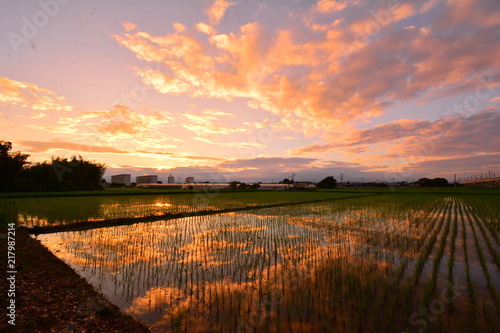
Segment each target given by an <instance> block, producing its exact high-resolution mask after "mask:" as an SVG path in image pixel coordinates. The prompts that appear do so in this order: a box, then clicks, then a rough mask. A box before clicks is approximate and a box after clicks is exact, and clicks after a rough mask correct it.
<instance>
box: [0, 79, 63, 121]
mask: <svg viewBox="0 0 500 333" xmlns="http://www.w3.org/2000/svg"><path fill="white" fill-rule="evenodd" d="M0 105H2V106H12V107H21V108H28V109H31V110H36V111H40V112H41V113H43V112H44V111H71V110H72V109H73V107H72V106H70V105H68V104H67V103H66V99H65V98H64V97H62V96H57V94H56V93H55V92H53V91H51V90H48V89H43V88H40V87H38V86H37V85H35V84H33V83H26V82H21V81H16V80H12V79H8V78H6V77H0ZM39 114H40V113H38V114H37V115H35V116H37V117H40V116H39Z"/></svg>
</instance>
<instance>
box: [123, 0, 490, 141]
mask: <svg viewBox="0 0 500 333" xmlns="http://www.w3.org/2000/svg"><path fill="white" fill-rule="evenodd" d="M319 4H321V8H323V11H324V12H325V13H322V14H321V15H322V16H324V15H328V13H329V12H330V10H332V11H333V10H334V9H335V8H336V9H339V8H341V7H342V10H343V11H345V12H346V15H345V16H344V17H343V18H342V20H341V21H338V22H337V23H336V24H335V25H330V24H320V25H319V26H317V27H315V28H314V29H313V28H312V27H313V26H314V24H316V23H315V21H314V20H315V16H314V15H315V14H314V13H313V12H314V10H313V11H312V12H311V13H309V14H307V15H311V16H310V17H308V18H307V19H304V22H303V23H304V24H305V28H307V29H302V30H301V27H300V26H298V27H295V28H293V29H290V28H289V29H280V28H278V29H276V31H274V32H270V31H268V30H266V29H265V27H264V26H263V25H261V24H259V23H249V24H245V25H243V26H241V27H240V29H239V31H237V32H235V33H219V34H218V33H216V32H215V30H212V29H208V28H207V26H206V25H204V24H201V23H200V24H198V25H197V26H196V27H195V29H197V30H201V31H203V32H205V33H204V34H196V33H195V34H193V33H192V32H191V31H187V30H186V31H182V32H179V31H175V32H173V33H170V34H167V35H165V36H152V35H149V34H147V33H145V32H140V31H138V32H136V33H134V34H127V33H125V34H122V35H121V36H115V38H116V39H117V41H118V42H119V43H120V44H121V45H123V46H125V47H127V48H129V49H130V50H132V51H133V52H134V53H135V54H136V56H137V58H139V59H142V60H145V61H148V62H155V63H159V64H161V65H162V68H165V69H164V70H163V69H162V70H151V69H135V71H136V74H137V75H139V76H140V77H141V79H142V81H143V82H144V83H145V84H147V85H150V86H152V87H153V88H154V89H155V90H157V91H158V92H160V93H165V94H188V95H190V96H193V97H212V98H219V99H223V100H227V101H231V100H233V99H235V98H245V99H247V105H248V107H250V108H252V109H258V108H260V109H262V110H265V111H268V112H270V113H272V114H274V115H277V116H279V117H280V118H281V121H280V122H279V124H277V125H276V126H277V128H278V127H279V128H281V129H289V130H294V131H302V132H303V133H305V135H306V136H307V137H311V136H313V135H318V134H321V133H322V132H323V133H325V132H332V131H333V132H340V128H342V131H344V132H345V127H346V126H347V127H348V128H350V127H351V126H352V122H353V121H359V120H361V121H362V120H365V119H367V118H371V117H378V116H380V115H382V114H384V113H385V112H386V110H387V109H388V107H390V106H392V105H393V104H394V103H395V102H399V101H409V100H414V99H417V98H422V97H428V98H431V97H432V96H433V95H434V96H439V97H446V96H450V95H453V94H456V93H459V92H460V91H462V92H463V91H468V90H471V89H475V88H477V87H478V86H480V85H481V83H480V82H479V81H478V80H477V78H478V76H480V75H482V73H484V72H486V71H490V72H493V74H495V73H496V70H495V68H498V66H499V65H500V59H498V57H496V54H498V53H499V51H500V46H499V44H498V43H493V42H491V41H494V40H496V39H497V38H496V35H495V31H496V30H495V29H493V28H491V27H490V26H485V25H478V26H471V27H470V29H469V30H468V32H467V34H468V35H464V32H463V30H462V29H459V28H458V27H460V26H461V25H462V24H468V25H470V24H469V23H467V22H466V20H467V19H466V17H464V15H461V16H460V18H461V20H462V21H460V23H458V22H457V23H456V24H457V26H451V27H450V26H446V27H445V26H444V24H445V23H446V22H447V21H446V20H444V19H443V18H446V17H448V15H449V11H453V9H449V8H448V7H449V6H453V5H454V4H450V5H449V6H445V7H444V9H442V11H441V12H440V11H437V14H436V15H435V16H436V17H433V18H432V21H431V22H429V25H428V26H429V28H415V27H400V26H398V24H400V23H398V24H396V23H397V22H398V21H401V20H403V19H404V18H407V17H410V16H413V15H417V13H419V12H420V11H421V10H424V9H425V10H430V9H429V8H433V7H434V6H432V3H431V2H429V1H428V2H423V3H418V4H417V3H414V4H408V3H399V4H398V5H397V6H396V7H395V8H391V9H392V12H391V13H390V17H389V18H386V19H385V21H384V20H383V19H382V18H381V17H380V8H378V7H377V6H375V4H374V3H372V2H356V6H354V7H353V6H345V7H343V5H342V4H343V2H335V1H321V2H320V3H319ZM469 4H470V3H469ZM226 5H227V4H226ZM485 6H487V5H484V4H483V5H480V6H478V7H479V8H478V9H475V8H474V7H473V6H469V7H467V8H468V9H469V10H470V11H477V12H479V13H481V15H485V16H488V18H487V21H489V20H490V18H489V17H491V16H495V15H496V14H495V13H487V12H485V11H484V8H486V7H485ZM357 7H360V8H362V10H357ZM424 7H425V8H424ZM225 8H227V6H226V7H224V10H225ZM461 8H462V7H461ZM358 9H359V8H358ZM382 9H384V10H387V11H388V10H389V9H386V8H382ZM436 10H437V9H436ZM316 13H317V11H316ZM332 13H334V11H333V12H332ZM331 15H334V14H331ZM476 15H477V14H476V13H474V14H473V16H474V17H475V16H476ZM377 20H378V21H377ZM381 20H382V21H384V22H385V23H384V22H379V21H381ZM333 21H335V20H333ZM366 22H375V23H377V24H379V25H380V26H381V29H380V32H379V33H377V34H372V35H370V36H366V35H357V32H356V31H354V30H353V29H352V27H355V26H356V25H357V26H360V27H363V24H366ZM382 23H384V24H382ZM303 28H304V27H303ZM471 36H474V38H472V37H471ZM452 39H453V40H455V39H457V40H458V39H459V40H460V43H458V42H450V40H452ZM436 50H439V52H436ZM478 54H480V55H481V56H478ZM325 128H327V129H328V131H325V130H324V129H325Z"/></svg>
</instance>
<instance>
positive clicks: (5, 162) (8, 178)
mask: <svg viewBox="0 0 500 333" xmlns="http://www.w3.org/2000/svg"><path fill="white" fill-rule="evenodd" d="M11 150H12V143H11V142H8V141H2V140H0V191H1V192H4V191H13V190H15V189H16V186H17V179H18V176H19V174H20V173H21V171H22V170H23V167H24V165H25V164H27V163H28V162H27V161H26V160H27V159H28V157H29V155H26V154H21V152H19V151H18V152H15V153H12V152H11Z"/></svg>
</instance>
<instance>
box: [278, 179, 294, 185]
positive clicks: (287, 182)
mask: <svg viewBox="0 0 500 333" xmlns="http://www.w3.org/2000/svg"><path fill="white" fill-rule="evenodd" d="M291 183H292V181H291V180H290V179H288V178H285V179H283V180H282V181H281V182H280V184H291Z"/></svg>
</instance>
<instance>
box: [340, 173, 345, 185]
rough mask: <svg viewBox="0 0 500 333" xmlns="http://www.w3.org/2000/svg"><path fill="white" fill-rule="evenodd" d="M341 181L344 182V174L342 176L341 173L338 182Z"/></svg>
mask: <svg viewBox="0 0 500 333" xmlns="http://www.w3.org/2000/svg"><path fill="white" fill-rule="evenodd" d="M343 181H344V174H343V173H341V174H340V182H341V183H342V182H343Z"/></svg>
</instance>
